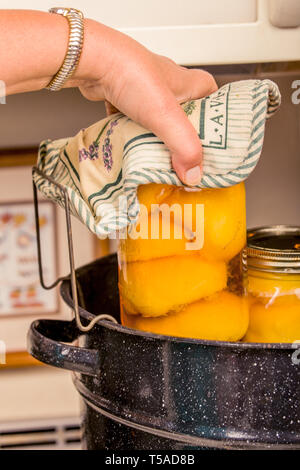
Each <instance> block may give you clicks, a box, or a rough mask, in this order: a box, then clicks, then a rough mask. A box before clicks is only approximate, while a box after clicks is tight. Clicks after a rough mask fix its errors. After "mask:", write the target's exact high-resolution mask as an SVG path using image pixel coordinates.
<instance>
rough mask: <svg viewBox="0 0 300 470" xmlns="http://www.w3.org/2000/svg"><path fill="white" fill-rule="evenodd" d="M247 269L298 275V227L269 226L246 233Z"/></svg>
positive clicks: (299, 235)
mask: <svg viewBox="0 0 300 470" xmlns="http://www.w3.org/2000/svg"><path fill="white" fill-rule="evenodd" d="M247 264H248V268H251V269H257V270H259V271H268V272H281V273H300V226H294V225H270V226H264V227H255V228H252V229H249V230H248V232H247Z"/></svg>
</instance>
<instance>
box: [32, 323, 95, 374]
mask: <svg viewBox="0 0 300 470" xmlns="http://www.w3.org/2000/svg"><path fill="white" fill-rule="evenodd" d="M81 334H82V332H80V331H79V330H78V328H77V327H76V324H75V322H74V320H73V321H66V320H36V321H34V322H33V323H32V324H31V325H30V329H29V331H28V335H27V349H28V352H29V353H30V354H31V355H32V356H33V357H35V358H36V359H38V360H39V361H41V362H44V363H45V364H49V365H51V366H54V367H60V368H62V369H68V370H72V371H74V372H80V373H82V374H86V375H93V376H97V375H98V374H99V362H100V360H99V352H98V351H97V350H96V349H87V348H81V347H79V346H72V345H71V344H66V343H71V342H73V341H74V340H75V339H77V338H78V337H79V335H81Z"/></svg>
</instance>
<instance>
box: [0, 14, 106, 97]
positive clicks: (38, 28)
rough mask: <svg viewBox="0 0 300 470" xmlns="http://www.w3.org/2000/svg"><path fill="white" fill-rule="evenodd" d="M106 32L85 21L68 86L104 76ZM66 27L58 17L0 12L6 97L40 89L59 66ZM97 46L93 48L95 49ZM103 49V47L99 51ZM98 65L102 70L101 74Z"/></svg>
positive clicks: (0, 55)
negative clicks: (73, 70) (100, 54)
mask: <svg viewBox="0 0 300 470" xmlns="http://www.w3.org/2000/svg"><path fill="white" fill-rule="evenodd" d="M109 33H110V28H107V27H105V26H104V25H101V24H100V23H97V22H95V21H93V20H88V19H87V20H85V36H84V46H83V50H82V54H81V59H80V62H79V65H78V68H77V70H76V72H75V74H74V75H73V77H72V79H71V80H70V81H69V83H68V86H77V85H79V84H80V83H81V82H84V81H89V80H94V79H99V76H101V73H102V72H103V73H104V67H105V63H106V62H107V61H106V60H105V59H104V57H97V60H96V58H95V57H93V54H94V51H96V50H97V51H99V49H100V50H103V55H104V56H105V55H106V52H105V51H106V44H107V42H108V39H107V36H108V35H109ZM68 38H69V26H68V21H67V19H66V18H64V17H62V16H61V15H55V14H51V13H44V12H39V11H31V10H0V44H1V49H0V80H3V81H4V82H5V84H6V92H7V94H13V93H22V92H26V91H34V90H40V89H43V88H44V87H45V86H46V85H48V83H49V82H50V80H51V78H52V77H53V75H55V74H56V72H57V71H58V70H59V68H60V66H61V64H62V63H63V60H64V57H65V53H66V50H67V47H68ZM96 46H97V47H96ZM101 46H103V47H101ZM101 64H102V67H103V70H102V71H101Z"/></svg>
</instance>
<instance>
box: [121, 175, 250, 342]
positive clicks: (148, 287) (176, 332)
mask: <svg viewBox="0 0 300 470" xmlns="http://www.w3.org/2000/svg"><path fill="white" fill-rule="evenodd" d="M138 200H139V203H140V216H139V220H138V223H137V224H136V225H135V226H131V227H130V228H129V229H128V230H127V232H126V233H123V234H121V236H120V238H121V239H120V240H119V247H118V260H119V290H120V302H121V321H122V324H123V325H125V326H127V327H129V328H133V329H138V330H143V331H148V332H151V333H157V334H163V335H170V336H179V337H188V338H197V339H206V340H219V341H238V340H240V339H241V338H242V337H243V336H244V335H245V333H246V330H247V327H248V321H249V318H248V304H247V299H246V290H245V268H244V263H243V253H244V247H245V245H246V209H245V188H244V184H243V183H240V184H238V185H236V186H233V187H230V188H222V189H203V190H196V191H195V190H192V189H186V188H182V187H176V186H169V185H164V184H161V185H160V184H152V183H151V184H148V185H143V186H139V188H138Z"/></svg>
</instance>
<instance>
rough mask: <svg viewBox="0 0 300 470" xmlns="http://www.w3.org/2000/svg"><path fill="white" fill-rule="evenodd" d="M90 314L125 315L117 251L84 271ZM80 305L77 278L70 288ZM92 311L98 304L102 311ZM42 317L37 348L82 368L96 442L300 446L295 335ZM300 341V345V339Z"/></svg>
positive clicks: (105, 445)
mask: <svg viewBox="0 0 300 470" xmlns="http://www.w3.org/2000/svg"><path fill="white" fill-rule="evenodd" d="M77 279H78V285H79V298H80V304H81V308H80V315H81V318H82V321H83V322H84V319H86V320H90V319H91V318H93V316H94V315H98V314H100V313H106V314H109V315H113V316H114V317H115V318H116V319H117V320H119V297H118V286H117V260H116V257H115V256H109V257H106V258H102V259H101V260H98V261H96V262H94V263H91V264H89V265H87V266H84V267H83V268H80V269H78V270H77ZM61 294H62V297H63V298H64V300H65V301H66V302H67V304H69V305H70V306H71V305H72V298H71V294H70V283H69V281H64V282H63V284H62V287H61ZM89 312H93V313H92V314H91V313H89ZM78 336H79V332H78V330H77V329H76V327H75V325H74V322H62V321H58V320H56V321H55V320H40V321H37V322H34V323H33V324H32V326H31V329H30V332H29V350H30V352H31V354H32V355H33V356H34V357H36V358H37V359H39V360H40V361H43V362H46V363H48V364H52V365H54V366H57V367H62V368H65V369H69V370H73V371H74V383H75V386H76V388H77V390H78V392H79V393H80V394H81V396H82V397H83V402H84V416H83V424H84V445H85V447H86V448H88V449H114V450H118V449H119V450H120V449H127V450H128V449H148V450H155V449H200V448H227V449H230V448H243V449H257V448H274V447H275V448H278V449H284V448H287V447H288V448H298V449H300V408H299V397H300V380H299V379H300V364H299V362H300V361H299V358H300V353H299V351H298V350H295V347H293V345H289V344H242V343H224V342H216V341H199V340H191V339H182V338H174V337H168V336H159V335H154V334H149V333H144V332H139V331H135V330H130V329H128V328H125V327H123V326H121V325H115V324H113V323H111V322H108V321H102V322H100V323H99V324H96V326H95V327H94V328H93V329H92V330H91V331H90V332H89V333H88V334H86V335H82V336H80V338H79V341H78V344H77V345H76V346H74V345H69V344H66V343H67V342H71V341H73V340H74V339H76V338H77V337H78ZM294 346H295V345H294Z"/></svg>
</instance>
